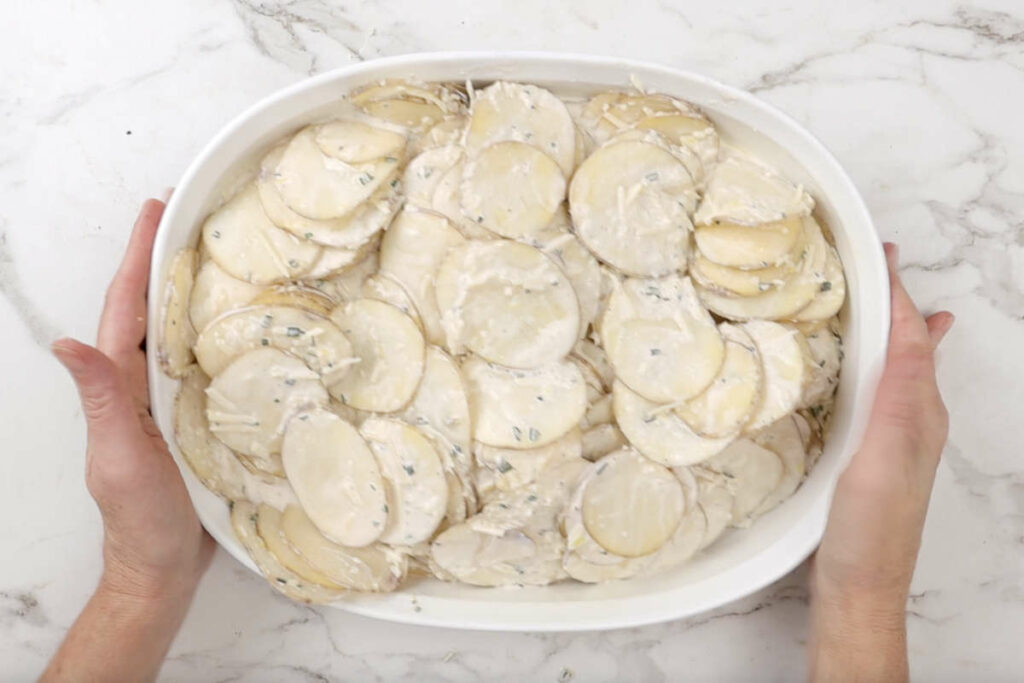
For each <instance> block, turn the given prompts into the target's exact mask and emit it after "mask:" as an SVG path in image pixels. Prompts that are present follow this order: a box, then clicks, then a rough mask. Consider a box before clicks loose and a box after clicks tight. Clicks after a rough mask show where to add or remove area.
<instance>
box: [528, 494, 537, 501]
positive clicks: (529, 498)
mask: <svg viewBox="0 0 1024 683" xmlns="http://www.w3.org/2000/svg"><path fill="white" fill-rule="evenodd" d="M526 502H527V503H535V502H537V496H535V495H534V494H532V493H531V494H530V495H528V496H527V497H526Z"/></svg>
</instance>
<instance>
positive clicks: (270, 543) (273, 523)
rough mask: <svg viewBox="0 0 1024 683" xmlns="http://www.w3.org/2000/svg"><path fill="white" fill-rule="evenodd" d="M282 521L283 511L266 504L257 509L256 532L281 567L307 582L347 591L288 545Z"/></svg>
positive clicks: (261, 504)
mask: <svg viewBox="0 0 1024 683" xmlns="http://www.w3.org/2000/svg"><path fill="white" fill-rule="evenodd" d="M281 519H282V514H281V511H280V510H278V509H277V508H275V507H271V506H270V505H267V504H266V503H260V505H259V506H257V508H256V531H257V533H259V535H260V538H261V539H262V540H263V543H264V544H265V545H266V546H267V550H268V551H270V554H271V555H273V556H274V558H275V559H276V560H277V561H278V562H280V563H281V566H283V567H284V568H285V569H287V570H289V571H291V572H294V573H295V574H296V575H298V576H299V577H300V578H302V579H304V580H305V581H310V582H312V583H315V584H317V585H319V586H323V587H324V588H329V589H332V590H336V591H344V590H346V589H345V586H342V585H341V584H338V583H335V582H334V581H331V578H330V577H329V576H327V575H326V574H324V573H323V572H321V571H320V570H318V569H317V568H316V567H314V566H313V565H311V564H310V563H309V562H307V561H306V558H304V557H303V556H302V555H299V554H298V553H297V552H295V550H294V549H293V548H292V547H291V546H290V545H288V541H287V540H286V539H285V537H284V531H283V530H282V529H281Z"/></svg>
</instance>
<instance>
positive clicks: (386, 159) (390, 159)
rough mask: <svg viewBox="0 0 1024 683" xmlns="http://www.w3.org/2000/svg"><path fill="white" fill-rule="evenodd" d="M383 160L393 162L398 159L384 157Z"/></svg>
mask: <svg viewBox="0 0 1024 683" xmlns="http://www.w3.org/2000/svg"><path fill="white" fill-rule="evenodd" d="M384 161H386V162H388V163H389V164H393V163H395V162H396V161H398V159H396V158H395V157H384Z"/></svg>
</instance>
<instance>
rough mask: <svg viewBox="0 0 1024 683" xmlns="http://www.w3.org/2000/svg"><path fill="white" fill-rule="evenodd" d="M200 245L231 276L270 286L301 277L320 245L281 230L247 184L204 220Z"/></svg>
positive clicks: (316, 256) (316, 254)
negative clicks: (201, 243) (201, 244)
mask: <svg viewBox="0 0 1024 683" xmlns="http://www.w3.org/2000/svg"><path fill="white" fill-rule="evenodd" d="M202 239H203V247H204V248H205V249H206V251H207V253H208V254H209V255H210V258H212V259H213V260H214V261H216V262H217V265H218V266H220V267H221V268H222V269H223V270H224V271H225V272H226V273H228V274H229V275H231V276H232V277H235V278H238V279H239V280H244V281H245V282H251V283H252V284H255V285H269V284H272V283H274V282H282V281H284V280H291V279H294V278H297V277H300V276H301V275H303V274H304V273H306V272H307V271H308V270H309V269H310V268H312V267H313V264H314V263H316V261H317V259H319V258H320V246H319V245H316V244H314V243H312V242H309V241H306V240H303V239H299V238H298V237H296V236H295V235H293V234H291V233H290V232H287V231H285V230H281V229H280V228H278V227H277V226H276V225H275V224H274V223H273V222H271V220H270V218H268V217H267V214H266V213H265V212H264V210H263V205H262V204H261V203H260V199H259V195H258V193H257V191H256V188H255V187H254V186H253V185H251V184H250V185H246V186H245V187H243V188H242V189H241V190H240V191H239V192H238V193H237V194H236V195H235V196H234V197H232V198H231V199H229V200H228V201H227V203H226V204H224V205H223V206H222V207H220V208H219V209H217V210H216V211H214V212H213V213H212V214H210V216H209V218H207V219H206V221H205V222H204V223H203V237H202Z"/></svg>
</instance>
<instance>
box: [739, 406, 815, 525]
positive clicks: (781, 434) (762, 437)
mask: <svg viewBox="0 0 1024 683" xmlns="http://www.w3.org/2000/svg"><path fill="white" fill-rule="evenodd" d="M751 438H753V440H754V442H755V443H756V444H757V445H759V446H761V447H762V448H767V449H768V450H770V451H771V452H772V453H774V454H775V455H777V456H779V460H780V461H781V462H782V476H780V477H779V483H778V484H777V485H776V486H775V488H774V489H772V492H771V493H769V494H768V495H767V496H766V497H765V499H764V500H762V501H761V504H760V505H758V506H757V509H756V510H755V511H754V514H756V515H763V514H764V513H766V512H768V511H769V510H771V509H773V508H775V507H776V506H777V505H779V504H780V503H781V502H782V501H784V500H786V499H787V498H789V497H790V496H792V495H793V493H794V492H795V491H796V489H797V487H798V486H800V482H801V481H803V478H804V474H806V472H807V453H806V450H805V449H804V441H803V437H802V435H801V433H800V428H799V427H798V426H797V418H796V417H795V416H794V415H787V416H785V417H783V418H781V419H780V420H777V421H775V422H774V423H772V424H770V425H768V426H767V427H765V428H764V429H762V430H761V431H760V432H758V433H757V434H755V435H754V436H753V437H751Z"/></svg>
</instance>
